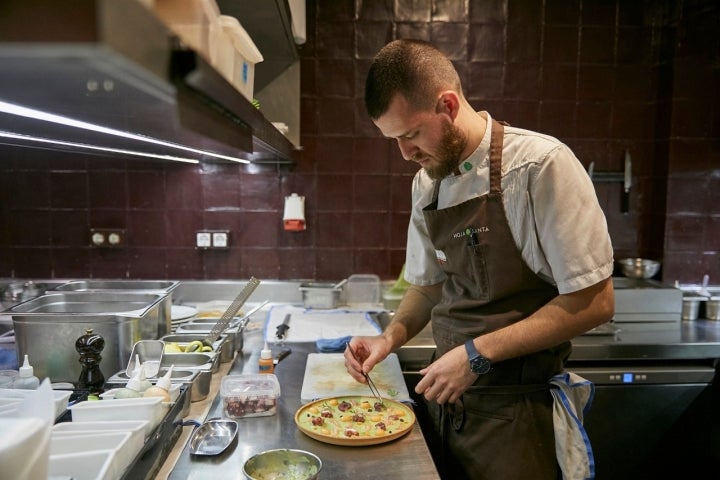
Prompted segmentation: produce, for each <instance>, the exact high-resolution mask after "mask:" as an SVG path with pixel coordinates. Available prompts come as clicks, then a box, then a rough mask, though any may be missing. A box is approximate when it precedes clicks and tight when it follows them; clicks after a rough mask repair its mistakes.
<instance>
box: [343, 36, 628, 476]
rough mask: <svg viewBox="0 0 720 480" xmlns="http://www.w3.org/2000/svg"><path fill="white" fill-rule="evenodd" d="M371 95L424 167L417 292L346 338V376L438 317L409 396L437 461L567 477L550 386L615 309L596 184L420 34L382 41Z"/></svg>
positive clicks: (412, 237)
mask: <svg viewBox="0 0 720 480" xmlns="http://www.w3.org/2000/svg"><path fill="white" fill-rule="evenodd" d="M365 104H366V108H367V111H368V113H369V115H370V117H371V118H372V120H373V122H374V123H375V125H376V126H377V127H378V128H379V129H380V131H381V132H382V134H383V135H384V136H386V137H388V138H392V139H395V140H396V141H397V142H398V146H399V147H400V151H401V153H402V155H403V157H404V158H405V159H406V160H411V161H415V162H417V163H418V164H419V165H420V166H421V167H422V168H421V169H420V170H419V171H418V173H417V174H416V175H415V178H414V180H413V186H412V214H411V219H410V225H409V227H408V242H407V252H406V264H405V279H406V280H407V281H408V282H409V283H410V284H411V287H410V288H408V290H407V293H406V294H405V296H404V298H403V299H402V302H401V303H400V305H399V306H398V308H397V310H396V313H395V316H394V319H393V322H392V323H391V324H390V325H389V326H388V328H387V329H386V330H385V331H384V332H383V333H382V335H379V336H376V337H354V338H353V339H352V341H351V342H350V346H351V348H352V349H353V350H354V351H355V353H356V354H357V355H358V358H359V359H360V362H358V361H356V360H354V359H353V358H352V356H351V355H350V353H349V352H346V353H345V360H346V366H347V369H348V372H349V373H350V374H351V375H352V376H353V377H354V378H355V379H356V380H358V381H361V382H362V381H364V379H363V377H362V374H361V372H363V371H364V372H366V373H367V372H370V371H371V370H372V368H373V367H374V366H375V365H376V364H377V363H378V362H380V361H381V360H383V359H384V358H385V357H386V356H387V355H388V354H389V353H390V352H392V351H393V350H395V349H397V348H399V347H400V346H402V345H403V344H404V343H405V342H407V341H408V340H409V339H411V338H412V337H413V336H415V335H416V334H417V333H418V332H420V330H421V329H422V328H423V327H425V325H426V324H427V323H428V321H430V320H431V321H432V330H433V336H434V339H435V343H436V346H437V349H436V352H435V357H434V361H433V362H432V363H431V364H430V365H429V366H428V367H427V368H424V369H423V370H421V372H420V373H421V374H422V375H423V378H422V380H421V381H420V382H419V383H418V384H417V387H416V388H415V391H416V392H417V393H418V394H421V395H422V396H423V397H424V398H425V400H426V401H427V403H428V409H429V411H430V412H431V415H432V417H433V421H434V423H435V428H436V430H437V433H438V435H439V436H440V439H441V444H442V446H443V461H442V462H441V465H439V468H440V470H441V472H443V473H444V474H445V476H446V478H453V479H460V478H473V479H479V478H482V479H485V478H487V479H502V480H508V479H532V480H538V479H555V478H560V476H561V472H560V467H559V464H558V460H557V458H558V457H556V451H555V434H554V425H553V396H552V394H551V393H550V385H549V382H550V381H551V378H552V377H553V376H555V375H556V374H558V373H560V372H562V370H563V364H564V361H565V359H566V358H567V357H568V355H569V353H570V342H569V341H570V339H572V338H573V337H576V336H577V335H580V334H582V333H583V332H586V331H587V330H590V329H592V328H593V327H595V326H597V325H600V324H602V323H604V322H607V321H609V320H610V319H611V318H612V315H613V313H614V293H613V287H612V281H611V278H610V277H611V275H612V270H613V251H612V246H611V243H610V238H609V235H608V231H607V225H606V221H605V217H604V215H603V213H602V210H601V209H600V206H599V204H598V201H597V198H596V195H595V190H594V188H593V185H592V183H591V181H590V179H589V178H588V176H587V174H586V173H585V170H584V169H583V167H582V165H581V164H580V162H579V161H578V160H577V158H575V156H574V155H573V153H572V152H571V151H570V149H569V148H568V147H567V146H565V145H564V144H562V143H561V142H559V141H558V140H557V139H555V138H552V137H549V136H546V135H541V134H538V133H535V132H530V131H527V130H522V129H519V128H512V127H509V126H503V125H502V124H500V123H498V122H497V121H495V120H493V119H492V118H491V117H490V115H489V114H488V113H487V112H476V111H475V110H474V109H473V108H472V107H471V106H470V104H469V103H468V102H467V100H466V99H465V97H464V96H463V92H462V86H461V84H460V79H459V76H458V74H457V72H456V70H455V68H454V67H453V65H452V62H451V61H450V60H449V59H448V58H447V57H445V56H444V55H443V54H442V53H441V52H440V51H438V50H437V49H436V48H434V47H432V46H431V45H429V44H427V43H424V42H420V41H413V40H396V41H393V42H391V43H389V44H388V45H386V46H385V47H384V48H383V49H381V50H380V52H379V53H378V54H377V56H376V57H375V59H374V61H373V63H372V65H371V67H370V70H369V73H368V76H367V81H366V86H365ZM556 424H557V422H556ZM556 426H557V425H556Z"/></svg>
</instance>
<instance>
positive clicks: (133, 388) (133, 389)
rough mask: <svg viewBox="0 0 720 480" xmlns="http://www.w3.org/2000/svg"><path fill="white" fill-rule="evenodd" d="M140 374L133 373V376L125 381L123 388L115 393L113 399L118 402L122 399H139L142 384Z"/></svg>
mask: <svg viewBox="0 0 720 480" xmlns="http://www.w3.org/2000/svg"><path fill="white" fill-rule="evenodd" d="M140 373H141V372H138V371H135V372H133V376H132V377H131V378H130V380H128V381H127V383H126V384H125V387H124V388H121V389H119V390H118V391H117V392H116V393H115V398H117V399H118V400H120V399H123V398H139V397H142V393H140V390H142V382H141V381H140Z"/></svg>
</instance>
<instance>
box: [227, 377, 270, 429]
mask: <svg viewBox="0 0 720 480" xmlns="http://www.w3.org/2000/svg"><path fill="white" fill-rule="evenodd" d="M220 396H221V397H222V401H223V413H224V415H225V416H226V417H228V418H245V417H265V416H271V415H275V414H276V413H277V399H278V397H280V383H279V382H278V379H277V376H275V374H274V373H258V374H251V375H227V376H225V377H223V379H222V381H221V383H220Z"/></svg>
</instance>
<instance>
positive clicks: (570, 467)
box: [550, 372, 595, 480]
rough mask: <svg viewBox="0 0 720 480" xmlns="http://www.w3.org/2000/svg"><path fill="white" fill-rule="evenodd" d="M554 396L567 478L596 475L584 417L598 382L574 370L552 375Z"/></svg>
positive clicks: (560, 453) (559, 446) (556, 426)
mask: <svg viewBox="0 0 720 480" xmlns="http://www.w3.org/2000/svg"><path fill="white" fill-rule="evenodd" d="M550 384H551V388H550V392H551V393H552V396H553V400H554V402H553V426H554V429H555V454H556V455H557V459H558V463H559V464H560V469H561V470H562V474H563V480H585V479H593V478H595V458H594V457H593V451H592V446H591V445H590V439H589V438H588V435H587V432H586V431H585V427H583V417H584V416H585V415H586V414H587V412H588V411H589V410H590V406H591V405H592V400H593V396H594V395H595V385H593V383H592V382H590V381H589V380H586V379H584V378H582V377H581V376H580V375H577V374H575V373H572V372H564V373H561V374H558V375H555V376H554V377H553V378H552V379H550Z"/></svg>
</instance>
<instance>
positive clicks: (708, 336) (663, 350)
mask: <svg viewBox="0 0 720 480" xmlns="http://www.w3.org/2000/svg"><path fill="white" fill-rule="evenodd" d="M615 326H617V327H618V328H619V329H620V331H619V332H618V333H617V334H615V335H581V336H579V337H576V338H574V339H573V340H572V353H571V354H570V358H569V361H570V362H573V361H596V360H602V361H606V360H610V361H635V360H658V361H663V360H705V359H715V358H720V322H717V321H708V320H695V321H690V322H685V321H684V322H680V321H678V322H676V323H670V322H658V323H656V324H653V323H652V322H642V323H617V324H615ZM434 349H435V344H434V341H433V338H432V330H431V329H430V328H426V329H425V330H423V331H422V332H420V334H418V335H417V336H416V337H415V338H413V339H412V340H410V341H409V342H408V343H407V344H406V345H405V346H404V347H402V348H401V349H400V351H399V352H398V356H399V357H400V361H401V363H403V365H404V366H406V367H407V366H409V367H410V369H416V368H420V367H423V366H425V365H427V364H428V363H430V358H431V356H432V352H433V351H434Z"/></svg>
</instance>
